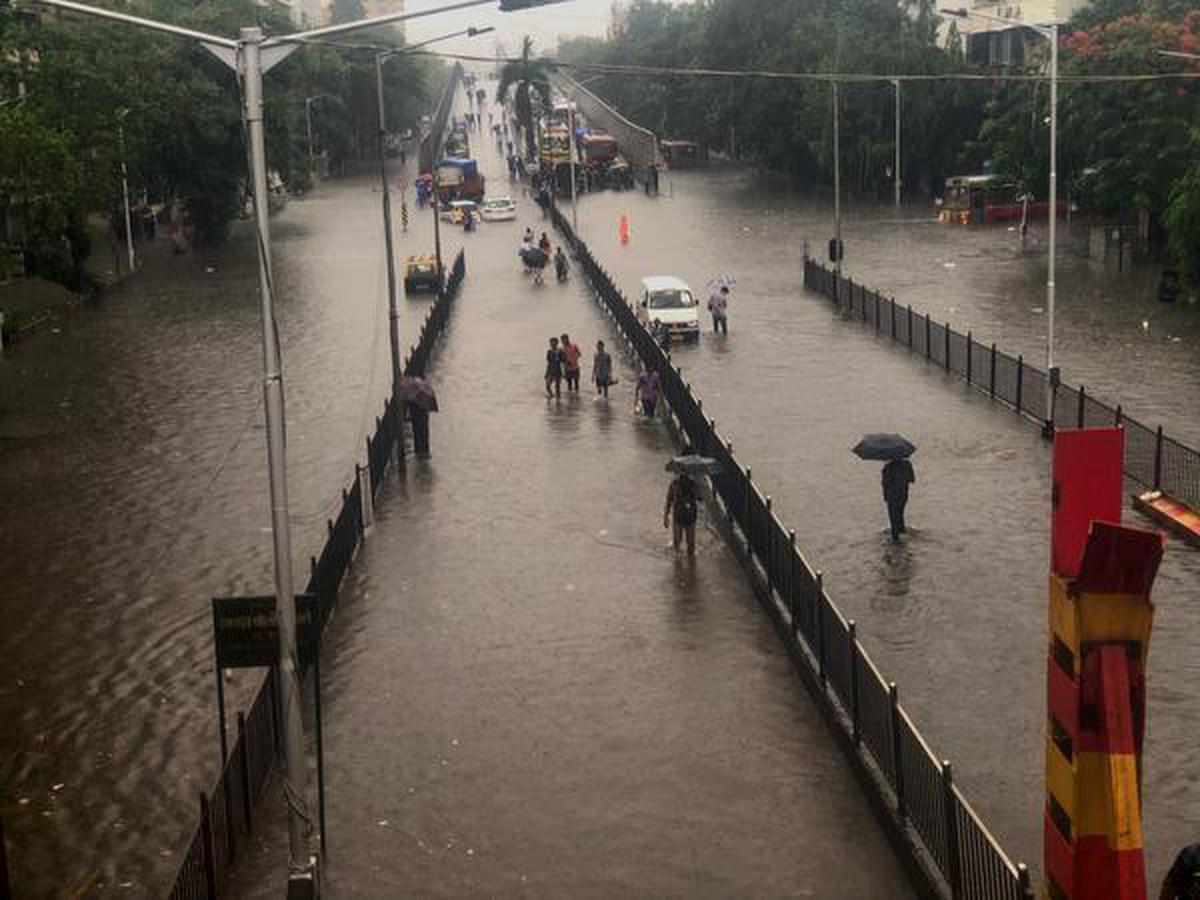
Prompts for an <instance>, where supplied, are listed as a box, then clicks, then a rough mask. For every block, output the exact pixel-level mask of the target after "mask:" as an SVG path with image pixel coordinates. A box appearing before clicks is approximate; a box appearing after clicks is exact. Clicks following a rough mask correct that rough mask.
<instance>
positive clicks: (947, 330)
mask: <svg viewBox="0 0 1200 900" xmlns="http://www.w3.org/2000/svg"><path fill="white" fill-rule="evenodd" d="M942 337H943V338H945V343H946V364H945V366H944V368H945V370H946V371H947V372H949V371H950V322H949V321H947V322H946V323H945V324H944V325H943V326H942Z"/></svg>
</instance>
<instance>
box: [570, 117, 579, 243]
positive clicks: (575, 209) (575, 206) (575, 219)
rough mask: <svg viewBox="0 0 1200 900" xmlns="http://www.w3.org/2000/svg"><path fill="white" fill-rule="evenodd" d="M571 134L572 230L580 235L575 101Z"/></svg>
mask: <svg viewBox="0 0 1200 900" xmlns="http://www.w3.org/2000/svg"><path fill="white" fill-rule="evenodd" d="M569 113H570V119H571V126H570V127H571V134H570V136H569V137H568V139H567V150H568V151H569V152H570V154H571V229H572V230H573V231H574V232H575V233H576V234H579V189H578V187H576V183H575V101H573V100H572V101H571V107H570V110H569Z"/></svg>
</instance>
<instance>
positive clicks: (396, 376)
mask: <svg viewBox="0 0 1200 900" xmlns="http://www.w3.org/2000/svg"><path fill="white" fill-rule="evenodd" d="M386 57H387V54H385V53H377V54H375V99H376V101H377V102H378V105H379V188H380V191H381V192H382V193H383V243H384V253H386V254H387V288H388V339H389V341H390V342H391V345H392V408H393V410H395V411H396V413H397V416H396V419H397V422H398V423H399V425H398V427H399V432H398V434H399V436H398V440H399V441H400V456H401V458H403V457H404V422H403V419H402V417H401V416H400V415H399V411H400V407H399V405H398V397H399V393H398V392H399V390H400V377H401V374H402V373H401V371H400V310H399V307H398V302H397V298H396V292H397V290H398V288H397V285H396V251H395V248H394V246H393V243H392V195H391V191H390V190H389V189H388V179H387V121H386V119H385V117H384V116H385V113H384V108H383V62H384V60H385V59H386Z"/></svg>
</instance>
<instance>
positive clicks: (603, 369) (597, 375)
mask: <svg viewBox="0 0 1200 900" xmlns="http://www.w3.org/2000/svg"><path fill="white" fill-rule="evenodd" d="M592 381H594V382H595V383H596V393H597V394H600V395H601V396H603V397H604V399H606V400H607V399H608V389H609V387H610V386H612V385H614V384H616V382H615V381H614V380H613V377H612V357H611V356H609V354H608V351H607V350H605V349H604V341H596V353H595V354H594V355H593V356H592Z"/></svg>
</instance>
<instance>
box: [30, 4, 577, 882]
mask: <svg viewBox="0 0 1200 900" xmlns="http://www.w3.org/2000/svg"><path fill="white" fill-rule="evenodd" d="M36 2H37V3H39V4H40V5H42V6H49V7H52V8H55V9H62V10H67V11H70V12H74V13H80V14H82V15H87V16H93V17H95V18H99V19H104V20H107V21H109V22H118V23H121V24H124V25H129V26H132V27H135V28H142V29H148V30H151V31H158V32H163V33H166V34H172V35H176V36H178V37H184V38H188V39H190V40H193V41H196V42H198V43H199V44H200V45H201V46H203V47H204V48H205V49H206V50H208V51H209V52H210V53H212V54H213V56H215V57H216V58H217V59H219V60H220V61H221V62H222V63H224V64H225V65H226V66H228V67H229V68H230V69H232V70H233V71H235V72H236V73H238V75H239V76H240V77H241V93H242V121H243V124H244V125H245V129H246V133H247V136H248V143H249V157H250V166H249V168H250V179H251V182H252V184H253V196H254V221H255V227H256V231H257V238H258V239H257V241H256V244H257V248H258V276H259V295H260V300H261V308H262V344H263V394H264V399H265V402H264V408H265V412H266V437H267V469H268V475H269V479H268V480H269V483H270V493H271V533H272V541H273V544H274V571H275V579H274V580H275V615H276V620H277V622H278V631H279V664H278V672H279V692H280V703H281V709H282V716H283V727H282V728H281V736H282V739H283V753H284V762H285V770H284V785H283V788H284V796H285V797H286V799H287V805H288V860H289V875H288V896H289V898H290V897H293V896H294V897H299V898H303V897H314V896H316V894H317V877H316V858H315V857H314V856H313V855H312V853H311V849H310V847H309V846H308V832H309V821H310V819H309V815H308V767H307V761H306V759H305V758H304V755H303V754H304V729H303V724H302V722H301V718H300V679H299V665H298V662H297V656H296V607H295V603H294V600H293V598H294V597H295V591H294V589H293V581H292V559H291V553H292V548H291V531H290V528H289V522H288V493H287V450H286V444H285V441H284V417H283V372H282V369H281V359H280V348H279V341H278V338H277V329H276V324H275V305H274V295H273V290H274V281H273V278H272V271H271V237H270V228H269V222H268V207H267V158H266V145H265V141H264V135H263V97H262V91H263V75H264V74H265V73H266V72H268V71H270V70H271V69H272V68H274V67H275V66H276V65H278V64H279V63H280V62H282V61H283V60H284V59H286V58H287V57H288V56H289V55H291V53H292V52H293V51H295V50H296V49H297V48H298V47H300V46H301V45H302V44H304V43H306V42H309V41H313V40H316V39H318V38H326V37H332V36H335V35H339V34H345V33H348V32H352V31H360V30H362V29H364V28H372V27H375V26H378V25H386V24H389V23H391V22H400V21H404V20H407V19H416V18H423V17H426V16H431V15H436V14H439V13H443V12H450V11H452V10H457V9H466V8H468V7H474V6H487V5H491V4H492V3H493V2H496V0H460V2H457V3H450V4H447V5H444V6H439V7H436V8H432V9H423V10H420V11H417V12H411V13H406V12H397V13H389V14H387V15H382V16H375V17H372V18H368V19H362V20H360V21H357V22H346V23H342V24H338V25H328V26H325V27H323V28H315V29H311V30H308V31H300V32H296V33H294V34H287V35H279V36H275V37H270V38H268V37H266V36H265V35H264V34H263V31H262V29H261V28H258V27H246V28H242V29H241V31H240V33H239V35H238V37H237V38H236V39H233V38H226V37H221V36H218V35H213V34H206V33H204V32H201V31H195V30H192V29H189V28H182V27H180V26H178V25H171V24H168V23H166V22H159V21H156V20H154V19H146V18H142V17H140V16H134V15H130V14H128V13H123V12H118V11H116V10H109V9H100V8H97V7H94V6H88V5H86V4H83V3H76V2H74V0H36ZM498 2H499V8H500V10H501V11H503V12H508V11H514V10H519V9H527V8H531V7H535V6H544V5H546V4H548V3H560V2H564V0H498Z"/></svg>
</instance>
